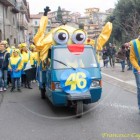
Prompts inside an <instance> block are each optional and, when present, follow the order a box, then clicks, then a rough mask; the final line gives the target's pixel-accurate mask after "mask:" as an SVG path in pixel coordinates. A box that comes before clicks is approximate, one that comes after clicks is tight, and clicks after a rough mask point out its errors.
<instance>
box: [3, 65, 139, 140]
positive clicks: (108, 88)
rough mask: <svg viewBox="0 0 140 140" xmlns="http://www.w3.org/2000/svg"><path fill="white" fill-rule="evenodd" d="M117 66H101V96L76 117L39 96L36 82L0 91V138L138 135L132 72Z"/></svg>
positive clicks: (75, 139) (85, 139)
mask: <svg viewBox="0 0 140 140" xmlns="http://www.w3.org/2000/svg"><path fill="white" fill-rule="evenodd" d="M119 68H120V67H119V65H116V67H115V68H110V67H109V68H102V73H103V75H102V76H103V93H102V98H101V100H100V101H99V102H97V103H94V104H90V105H85V106H84V112H85V113H84V115H83V117H82V118H80V119H77V118H76V117H75V116H74V111H73V110H72V109H69V108H64V107H54V106H52V104H51V103H50V102H49V101H48V100H47V99H46V100H42V99H41V98H40V94H39V90H38V87H37V84H36V83H34V84H33V85H32V86H33V89H32V90H29V89H25V88H23V89H22V93H18V92H15V93H10V92H9V89H8V91H7V92H5V93H2V94H0V140H109V139H113V140H114V139H117V140H125V139H126V140H133V139H134V140H137V139H139V138H140V125H139V124H140V114H139V112H138V108H137V95H136V93H135V91H133V90H132V89H134V88H135V89H136V87H135V85H133V84H134V83H132V84H131V82H130V81H131V80H134V76H133V74H132V72H130V71H126V72H124V73H122V72H120V69H119ZM105 74H106V75H105ZM108 75H110V76H112V78H111V77H109V76H108ZM130 75H131V76H130ZM127 76H128V77H129V76H130V78H127ZM114 77H115V78H114ZM132 78H133V79H132ZM115 79H116V80H115ZM119 80H120V81H121V80H122V81H124V82H120V81H119ZM125 82H126V83H125ZM127 82H128V83H127ZM125 86H128V88H127V89H126V87H125ZM129 87H131V88H129Z"/></svg>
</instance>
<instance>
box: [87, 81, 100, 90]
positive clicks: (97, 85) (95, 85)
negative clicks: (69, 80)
mask: <svg viewBox="0 0 140 140" xmlns="http://www.w3.org/2000/svg"><path fill="white" fill-rule="evenodd" d="M90 87H91V88H95V87H101V81H99V80H93V81H92V83H91V85H90Z"/></svg>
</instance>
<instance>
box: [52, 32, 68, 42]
mask: <svg viewBox="0 0 140 140" xmlns="http://www.w3.org/2000/svg"><path fill="white" fill-rule="evenodd" d="M54 40H55V42H56V43H58V44H60V45H63V44H66V43H67V42H68V40H69V34H68V32H67V31H66V30H57V31H56V32H55V34H54Z"/></svg>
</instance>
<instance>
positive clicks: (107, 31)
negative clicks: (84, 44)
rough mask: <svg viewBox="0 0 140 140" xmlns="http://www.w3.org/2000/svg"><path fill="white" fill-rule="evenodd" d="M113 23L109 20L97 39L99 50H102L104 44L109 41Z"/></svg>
mask: <svg viewBox="0 0 140 140" xmlns="http://www.w3.org/2000/svg"><path fill="white" fill-rule="evenodd" d="M112 28H113V27H112V23H111V22H107V23H106V24H105V26H104V27H103V29H102V32H101V34H100V35H99V37H98V39H97V50H99V51H100V50H102V48H103V45H104V44H105V43H106V42H107V41H108V39H109V37H110V35H111V32H112Z"/></svg>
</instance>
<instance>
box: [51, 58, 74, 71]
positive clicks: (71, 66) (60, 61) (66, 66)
mask: <svg viewBox="0 0 140 140" xmlns="http://www.w3.org/2000/svg"><path fill="white" fill-rule="evenodd" d="M52 60H54V61H56V62H58V63H60V64H63V65H64V66H66V67H70V68H72V69H74V70H75V69H76V68H74V67H72V66H69V65H67V64H66V63H64V62H62V61H60V60H57V59H52Z"/></svg>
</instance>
